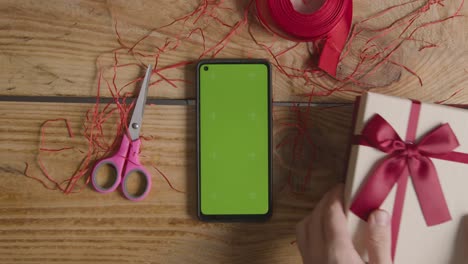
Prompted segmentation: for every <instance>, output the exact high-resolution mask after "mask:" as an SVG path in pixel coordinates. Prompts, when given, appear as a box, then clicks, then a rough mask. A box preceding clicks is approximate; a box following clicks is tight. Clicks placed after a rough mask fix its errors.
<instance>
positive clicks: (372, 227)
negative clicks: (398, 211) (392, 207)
mask: <svg viewBox="0 0 468 264" xmlns="http://www.w3.org/2000/svg"><path fill="white" fill-rule="evenodd" d="M367 229H368V231H367V233H368V237H367V250H368V252H369V264H391V263H392V256H391V243H392V239H391V229H390V215H389V214H388V213H387V212H386V211H383V210H376V211H374V212H373V213H372V214H371V215H370V216H369V220H368V228H367Z"/></svg>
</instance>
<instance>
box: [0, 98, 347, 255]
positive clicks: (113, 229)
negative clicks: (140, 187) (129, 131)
mask: <svg viewBox="0 0 468 264" xmlns="http://www.w3.org/2000/svg"><path fill="white" fill-rule="evenodd" d="M90 106H91V105H88V104H52V103H49V104H47V103H5V102H4V103H0V112H1V113H2V115H1V117H0V122H1V123H2V124H3V125H2V126H1V130H0V140H1V142H2V144H1V145H0V171H1V176H0V183H1V184H0V189H1V196H0V261H1V262H2V263H12V262H15V263H78V262H81V261H83V262H84V261H88V262H93V263H94V262H100V263H101V262H103V263H107V262H108V263H129V262H130V263H245V262H248V263H297V262H299V261H300V256H299V253H298V251H297V249H296V245H291V244H290V243H291V242H292V241H294V240H295V231H294V228H295V224H296V223H297V222H298V221H299V220H300V219H301V218H302V217H304V216H305V215H306V214H307V213H308V212H309V211H310V209H311V208H312V207H313V205H314V204H315V203H316V202H317V201H318V199H319V198H320V197H321V195H322V194H323V193H324V192H325V191H326V190H327V189H329V188H330V187H331V186H333V185H334V184H336V182H338V181H340V180H342V175H343V170H344V163H345V159H346V158H345V157H346V143H347V140H348V133H349V131H350V122H351V108H350V107H346V106H345V107H336V108H320V109H319V108H314V109H313V110H312V112H311V114H310V115H309V116H307V118H306V120H307V124H308V125H309V126H310V131H311V136H312V137H313V138H314V147H313V148H310V149H311V150H312V151H313V152H314V155H312V156H314V157H315V158H313V159H312V160H309V159H298V160H297V162H296V164H295V167H294V171H295V175H298V176H299V177H300V175H305V174H304V173H305V171H306V168H307V166H308V164H313V171H312V180H311V182H310V185H308V186H307V188H306V191H305V192H304V193H301V194H294V193H293V192H291V188H289V187H286V188H282V187H283V186H284V184H285V183H286V179H285V177H286V175H288V174H287V170H288V164H290V163H289V162H288V160H287V159H288V157H289V155H290V153H289V150H288V149H287V147H286V148H280V149H276V150H275V155H274V156H275V161H274V164H275V171H274V182H275V184H274V189H275V193H274V211H275V213H274V216H273V218H272V219H271V220H270V221H268V222H266V223H257V224H255V223H201V222H199V221H198V220H197V219H196V217H195V207H196V199H195V192H196V184H195V180H196V171H195V160H196V159H195V111H194V110H195V109H194V107H184V106H148V107H147V110H146V112H145V124H144V127H143V134H145V135H146V136H152V137H153V138H154V139H153V140H151V141H145V142H144V147H143V151H142V153H141V155H142V156H143V158H142V163H143V164H145V165H146V166H150V162H151V161H153V162H155V163H156V164H157V165H158V168H159V169H161V170H162V171H163V172H165V173H166V175H167V176H168V178H169V179H170V180H171V182H172V184H173V185H174V186H175V187H176V188H178V189H181V190H184V191H185V192H186V194H183V193H178V192H176V191H174V190H172V189H170V188H169V186H168V185H167V184H166V182H165V181H164V180H163V179H162V177H161V176H160V175H159V174H158V173H157V172H156V171H155V170H154V169H151V168H150V172H151V173H152V179H153V183H154V187H153V189H152V192H151V194H150V196H149V197H148V198H146V199H145V200H144V201H142V202H138V203H134V202H130V201H127V200H125V199H124V198H122V197H121V195H120V194H119V193H118V192H116V193H111V194H107V195H102V194H99V193H97V192H95V191H94V190H92V188H91V187H85V188H84V190H83V191H82V192H80V193H76V194H70V195H64V194H62V193H61V192H59V191H50V190H47V189H45V188H44V187H43V186H42V185H41V184H40V183H38V182H36V181H34V180H32V179H29V178H27V177H25V176H24V175H23V172H24V168H25V162H29V164H30V165H31V168H30V170H29V174H31V175H36V176H38V177H42V178H43V176H41V174H40V171H39V170H38V168H37V165H36V164H35V159H36V156H37V153H38V140H39V126H40V124H41V123H42V121H43V120H45V119H49V118H59V117H63V114H64V113H67V116H68V119H69V121H70V125H71V128H72V130H73V132H74V133H75V136H74V137H73V138H69V136H68V133H67V131H66V128H65V125H62V124H55V125H51V126H50V127H48V129H47V131H46V132H47V135H48V136H47V137H46V140H47V144H48V146H50V147H59V146H67V145H73V146H75V147H76V148H77V149H79V148H82V147H84V146H85V140H84V139H83V138H82V136H81V135H80V130H81V126H82V122H83V116H84V112H85V111H86V110H87V109H89V108H90ZM274 111H275V128H274V134H275V138H276V140H275V142H276V143H278V139H282V138H284V137H285V136H294V135H296V133H297V131H296V130H295V129H294V128H286V127H285V126H282V125H280V124H283V123H287V122H291V121H293V120H295V117H294V116H293V115H291V113H290V111H289V110H288V109H287V108H286V107H277V108H275V110H274ZM82 156H83V154H81V153H79V151H77V150H76V149H75V150H65V151H62V152H59V153H53V154H45V155H44V156H43V157H44V163H45V165H46V167H47V168H48V169H49V172H50V174H51V175H53V176H54V177H56V178H57V179H64V178H65V177H68V176H69V175H71V173H73V171H74V170H75V169H76V167H77V166H78V164H79V162H80V160H81V158H82ZM279 159H281V160H283V162H279V161H278V160H279ZM293 189H294V188H293Z"/></svg>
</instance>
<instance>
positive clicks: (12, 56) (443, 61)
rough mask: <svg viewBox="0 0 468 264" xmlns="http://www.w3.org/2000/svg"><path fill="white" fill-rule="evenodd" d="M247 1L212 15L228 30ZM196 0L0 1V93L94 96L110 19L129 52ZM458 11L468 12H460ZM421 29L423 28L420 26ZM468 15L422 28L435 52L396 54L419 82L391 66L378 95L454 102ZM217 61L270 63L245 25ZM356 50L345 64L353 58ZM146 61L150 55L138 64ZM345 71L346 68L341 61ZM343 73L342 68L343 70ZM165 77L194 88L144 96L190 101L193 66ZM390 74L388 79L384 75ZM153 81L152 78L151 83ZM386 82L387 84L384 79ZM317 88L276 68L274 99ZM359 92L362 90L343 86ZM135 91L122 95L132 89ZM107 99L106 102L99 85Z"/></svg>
mask: <svg viewBox="0 0 468 264" xmlns="http://www.w3.org/2000/svg"><path fill="white" fill-rule="evenodd" d="M248 2H249V1H247V0H244V1H240V2H239V1H226V6H227V7H232V8H233V10H234V11H230V10H226V9H220V11H218V13H217V14H218V15H217V16H218V17H219V18H220V19H223V20H225V21H226V23H229V24H231V25H232V24H234V23H235V22H236V21H239V20H240V19H241V18H242V10H243V8H245V6H246V5H247V3H248ZM353 2H354V21H355V22H357V21H360V20H362V19H363V18H366V17H369V16H370V15H373V14H376V13H377V12H378V11H380V10H384V9H385V8H387V7H389V6H392V5H395V4H398V3H401V2H402V1H397V0H395V1H391V2H389V1H364V0H358V1H353ZM424 2H425V1H421V3H416V4H414V5H412V6H411V8H403V9H395V11H394V13H390V14H389V15H388V16H385V17H382V18H379V19H376V20H375V22H372V23H373V24H371V25H372V26H375V27H377V28H378V27H382V26H383V25H386V24H388V23H390V22H392V21H395V20H396V19H398V18H399V17H401V16H402V15H404V14H406V13H407V12H409V10H412V9H414V8H416V7H418V6H421V5H423V4H424ZM197 4H198V1H183V0H179V1H169V2H168V1H145V0H137V1H132V2H131V4H130V3H128V2H127V1H124V0H114V1H85V0H83V1H72V2H69V1H65V2H64V1H49V2H47V3H38V2H37V1H34V0H23V1H15V0H9V1H2V3H1V4H0V21H1V24H2V26H1V27H0V63H1V67H2V71H0V95H4V96H95V95H96V87H97V76H98V70H97V69H98V66H99V67H100V68H101V69H103V74H104V76H105V77H106V78H107V79H108V80H111V79H112V78H111V77H112V74H113V69H112V68H110V66H111V65H112V64H113V53H112V51H113V50H114V49H116V48H119V47H120V44H119V43H118V41H117V34H116V32H115V27H114V26H115V22H117V28H118V29H119V33H120V36H121V38H122V43H123V45H125V46H131V45H132V44H133V43H135V42H136V41H137V40H138V39H140V38H141V37H142V36H144V35H145V34H147V32H148V30H150V29H152V28H154V27H158V26H162V25H165V24H167V23H170V22H171V21H173V19H175V18H177V17H180V16H182V15H184V14H187V13H188V12H190V11H192V10H194V9H195V8H196V6H197ZM458 4H459V1H451V2H447V3H446V4H445V5H446V7H441V6H433V7H431V9H430V12H428V13H427V14H425V15H424V16H422V20H421V21H429V20H435V19H437V18H443V17H447V16H449V15H450V14H451V13H453V12H454V11H455V9H456V8H457V7H458ZM461 14H464V15H466V14H468V12H467V8H466V6H465V7H464V8H463V9H462V11H461ZM249 19H250V20H249V23H250V25H252V32H253V34H254V35H255V36H256V37H257V38H258V39H259V40H261V41H264V42H265V43H273V42H274V40H273V38H272V37H271V36H270V35H269V33H268V32H267V31H265V29H264V28H263V27H261V26H260V25H259V24H258V22H256V20H255V19H253V18H252V17H250V18H249ZM417 23H421V22H417ZM467 25H468V20H467V18H466V17H459V18H456V19H454V20H449V21H446V22H444V23H443V24H439V25H434V26H431V27H427V28H425V29H424V30H421V32H420V34H418V35H417V37H418V38H421V39H424V40H426V41H430V42H432V43H435V44H437V45H439V47H438V48H430V49H424V50H422V51H418V48H419V47H420V46H421V45H420V44H414V45H411V44H410V45H405V46H404V47H403V48H402V51H401V54H399V55H398V56H396V58H395V60H396V61H397V62H398V63H402V64H404V65H406V66H407V67H408V68H410V69H412V70H413V71H415V72H416V73H417V74H418V75H419V76H420V77H421V78H422V81H423V87H420V86H419V82H418V79H417V78H416V77H415V76H413V75H411V74H409V73H408V72H406V71H405V70H403V71H402V70H401V69H399V71H398V74H396V75H391V74H389V71H386V70H387V68H385V67H383V70H381V71H380V73H379V74H378V75H377V77H376V78H377V80H374V81H376V82H381V83H386V82H388V81H390V79H391V80H394V81H395V82H394V83H391V84H390V85H388V86H385V87H381V88H378V89H376V91H378V92H382V93H387V94H393V95H398V96H405V97H411V98H415V99H420V100H424V101H437V100H442V99H445V98H448V97H450V95H452V94H453V93H454V92H455V91H457V90H459V89H461V88H464V87H466V86H467V84H468V74H467V71H468V69H467V68H466V65H465V61H466V59H467V58H468V50H467V48H466V43H467V41H466V40H467V36H468V35H467V34H466V32H467V30H466V29H467ZM197 27H201V28H204V30H205V37H206V41H207V43H206V44H207V47H211V46H213V45H215V43H217V42H218V41H220V40H221V39H222V38H223V37H224V36H225V35H226V34H227V33H228V32H229V29H227V28H226V27H224V26H222V25H221V24H219V23H217V22H216V21H214V20H213V19H211V20H210V19H205V17H204V18H203V19H200V21H199V22H197V23H196V24H195V25H193V24H192V23H190V22H189V23H187V24H186V31H185V32H190V30H193V29H195V28H197ZM180 30H182V25H181V24H180V25H179V24H177V25H174V26H171V27H169V28H167V29H164V30H159V31H157V32H153V33H152V34H150V37H149V38H148V39H146V40H145V41H143V42H142V43H141V44H139V45H138V47H137V48H136V50H137V51H141V52H145V53H154V52H155V51H156V50H157V49H156V48H157V47H162V46H163V45H164V43H165V41H166V39H167V38H169V39H174V37H175V36H176V32H179V31H180ZM293 44H294V43H293V42H290V41H285V40H277V41H276V42H275V46H274V52H280V51H281V50H284V49H286V48H288V47H291V46H292V45H293ZM202 46H203V45H202V38H201V36H200V34H199V33H198V34H197V33H194V34H193V36H192V37H191V38H190V40H189V41H185V42H183V44H181V45H180V46H179V47H178V48H177V49H176V50H175V51H172V52H167V53H165V54H164V55H163V56H161V58H160V67H163V66H166V65H171V64H174V63H178V62H182V61H187V60H189V61H193V60H196V59H197V58H198V57H199V55H200V54H201V53H202V52H203V48H202ZM219 56H220V57H235V58H237V57H241V58H242V57H265V58H269V59H270V60H272V57H271V56H269V55H268V53H267V52H266V51H265V50H264V49H263V48H261V47H259V46H257V45H255V43H254V42H253V40H252V38H251V37H250V35H249V34H248V31H247V27H246V26H245V27H242V28H241V29H240V30H239V32H238V34H236V35H235V36H234V37H233V38H232V40H231V42H230V43H229V44H228V45H226V47H225V49H224V50H223V51H222V52H221V53H220V54H219ZM357 56H358V54H357V53H353V54H352V55H351V58H352V59H354V60H356V59H358V57H357ZM309 57H310V56H309V55H308V51H307V48H306V47H305V45H299V46H298V47H297V48H295V49H294V50H293V51H291V52H289V53H287V55H283V56H281V57H279V61H280V62H281V63H282V64H284V65H286V66H290V67H297V68H301V67H303V65H306V64H307V61H308V59H309ZM141 60H142V61H144V62H149V61H151V60H150V59H148V58H147V59H141ZM119 61H120V63H121V64H125V63H132V62H135V61H136V60H135V58H134V57H133V56H130V55H129V54H128V53H126V52H122V54H120V55H119ZM343 67H344V68H346V67H347V66H346V65H344V66H343ZM347 70H348V71H349V70H350V69H347ZM343 71H345V70H343ZM139 72H140V71H139V69H138V67H133V66H131V67H125V68H121V69H119V70H118V74H117V75H118V78H117V81H116V83H117V85H118V86H119V87H120V86H122V85H123V84H125V83H128V82H129V81H131V80H133V79H135V78H136V77H137V76H138V75H139V74H140V73H139ZM164 74H165V76H166V77H167V78H176V79H178V78H182V79H186V80H188V81H189V82H190V83H183V82H177V81H175V84H176V86H177V87H178V88H174V87H172V86H171V85H170V84H169V83H167V82H161V83H158V84H157V85H155V86H154V87H152V89H150V92H149V95H150V97H157V98H194V97H195V88H194V85H193V82H194V67H193V66H186V67H180V68H178V69H173V70H167V71H165V73H164ZM390 75H391V76H390ZM157 79H158V77H157V76H154V78H153V80H157ZM386 79H389V80H386ZM314 80H315V81H317V82H318V83H319V84H321V85H323V86H325V87H328V88H333V87H336V85H337V83H336V82H333V81H331V80H330V78H315V79H314ZM313 88H314V86H311V85H305V83H304V80H301V79H291V78H288V77H287V76H285V75H284V74H281V73H280V72H279V71H278V70H275V73H274V99H275V100H276V101H300V100H307V98H302V97H300V96H299V95H301V94H304V93H308V92H310V91H311V90H312V89H313ZM349 88H353V89H359V87H352V86H351V87H349ZM133 90H134V87H133V86H132V85H130V86H128V87H127V90H126V91H133ZM102 95H103V96H110V92H109V91H108V90H107V89H103V91H102ZM353 99H354V94H350V93H336V94H334V95H332V96H330V97H316V98H313V100H314V101H316V102H349V101H350V100H353ZM467 102H468V92H466V91H462V92H461V93H460V94H458V95H457V96H456V97H455V98H453V100H451V101H450V103H467Z"/></svg>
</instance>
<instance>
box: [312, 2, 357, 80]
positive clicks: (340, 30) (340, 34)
mask: <svg viewBox="0 0 468 264" xmlns="http://www.w3.org/2000/svg"><path fill="white" fill-rule="evenodd" d="M346 1H347V0H346ZM350 2H351V1H350ZM352 19H353V5H352V3H349V7H348V8H346V10H345V14H344V15H343V17H342V18H341V21H340V22H338V24H337V25H336V26H335V28H334V29H333V30H332V31H331V32H330V33H329V34H328V36H327V39H326V40H325V43H324V45H323V48H322V51H321V53H320V57H319V61H318V67H319V68H320V69H322V70H324V71H326V72H327V73H328V74H330V75H331V76H336V68H337V66H338V62H339V61H340V55H341V52H342V51H343V48H344V47H345V45H346V40H347V39H348V35H349V30H350V29H351V22H352Z"/></svg>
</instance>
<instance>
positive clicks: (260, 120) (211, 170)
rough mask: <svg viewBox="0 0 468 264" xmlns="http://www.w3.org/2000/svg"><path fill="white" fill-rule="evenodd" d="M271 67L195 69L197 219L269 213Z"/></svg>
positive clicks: (221, 62) (226, 64)
mask: <svg viewBox="0 0 468 264" xmlns="http://www.w3.org/2000/svg"><path fill="white" fill-rule="evenodd" d="M271 129H272V118H271V66H270V64H269V62H268V61H266V60H247V59H245V60H235V59H217V60H202V61H200V62H199V63H198V65H197V153H198V159H197V163H198V216H199V218H200V219H201V220H208V221H209V220H227V221H229V220H231V221H242V220H265V219H267V218H269V217H270V215H271V212H272V210H271V207H272V201H271V200H272V199H271V178H272V154H271V153H272V151H271V140H272V139H271Z"/></svg>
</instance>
